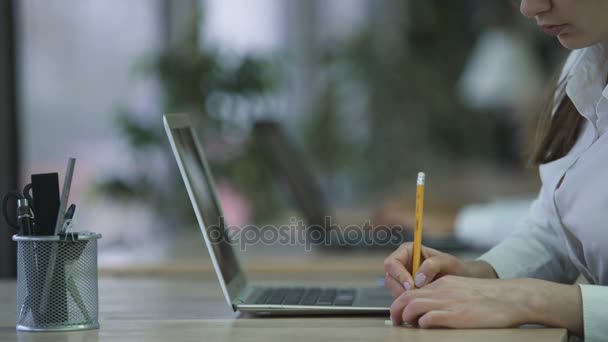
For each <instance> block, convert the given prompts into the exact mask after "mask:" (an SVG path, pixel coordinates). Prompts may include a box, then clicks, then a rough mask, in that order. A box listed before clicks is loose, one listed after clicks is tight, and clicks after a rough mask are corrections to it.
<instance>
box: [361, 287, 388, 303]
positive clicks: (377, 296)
mask: <svg viewBox="0 0 608 342" xmlns="http://www.w3.org/2000/svg"><path fill="white" fill-rule="evenodd" d="M360 291H361V292H359V293H360V295H359V296H358V298H357V299H356V300H355V302H354V303H353V306H359V307H380V308H390V307H391V304H392V303H393V298H392V297H391V292H390V291H389V290H388V289H387V288H385V287H369V288H363V289H361V290H360Z"/></svg>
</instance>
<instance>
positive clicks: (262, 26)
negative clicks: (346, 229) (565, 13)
mask: <svg viewBox="0 0 608 342" xmlns="http://www.w3.org/2000/svg"><path fill="white" fill-rule="evenodd" d="M9 2H10V3H12V4H13V7H14V8H13V10H14V12H12V13H15V15H14V17H13V18H12V19H13V20H12V21H11V23H12V24H10V25H12V27H10V29H13V30H14V33H15V35H14V37H15V39H14V46H13V47H14V49H15V50H13V51H10V50H8V51H7V50H5V51H4V52H0V54H4V55H7V54H10V53H13V52H14V62H15V63H14V68H13V69H14V70H12V71H14V75H15V79H14V82H13V83H12V84H14V85H15V86H16V88H15V89H14V90H16V92H15V94H16V106H15V111H16V112H17V116H16V117H17V122H18V134H17V136H18V141H17V143H18V148H19V150H18V151H19V154H18V155H19V165H18V169H19V177H18V181H19V184H21V186H22V185H23V184H25V183H27V182H29V175H30V174H32V173H43V172H60V177H61V178H62V177H63V176H62V175H63V172H64V171H63V170H64V168H65V163H66V161H67V158H68V157H70V156H74V157H76V158H77V159H78V162H77V165H76V175H75V178H74V183H73V188H72V192H71V196H72V199H73V201H74V202H76V203H78V210H77V212H76V215H75V226H76V227H77V228H78V229H82V230H91V231H96V232H100V233H102V234H103V235H104V238H103V240H102V248H101V259H100V262H101V265H102V266H104V265H109V266H112V265H124V264H129V263H134V262H142V261H145V262H149V263H155V262H159V263H161V262H164V261H166V260H168V259H171V258H175V257H182V254H183V253H187V251H186V252H185V251H184V250H188V249H189V248H183V246H184V245H183V243H184V241H195V242H194V243H192V246H194V247H193V248H195V249H199V250H202V252H201V253H202V255H204V254H205V253H206V252H204V247H203V244H202V243H200V240H198V239H199V238H200V235H198V234H199V233H198V228H197V227H196V225H195V221H194V215H193V213H192V210H191V207H190V204H189V202H188V199H187V196H186V193H185V191H184V189H183V183H182V181H181V179H180V178H179V173H178V170H177V167H176V163H175V161H174V158H173V156H172V154H171V152H170V148H169V145H168V142H167V139H166V137H165V135H164V131H163V129H162V122H161V117H162V114H163V113H166V112H175V111H190V112H193V113H195V117H196V119H197V122H198V124H199V127H201V131H200V135H201V139H202V141H203V144H204V147H205V150H206V153H207V156H208V158H209V159H210V163H211V165H212V169H213V170H214V172H215V177H216V181H217V183H218V191H219V193H220V199H221V201H222V204H223V206H224V211H225V214H226V216H227V219H228V221H229V223H231V224H234V225H246V224H253V223H255V224H259V225H264V224H281V223H285V222H288V221H289V218H290V217H292V216H296V217H298V216H301V215H302V213H301V212H299V210H298V205H297V201H295V200H294V199H293V194H290V193H289V191H288V189H286V187H285V184H284V182H283V181H282V180H281V177H280V175H277V172H276V170H273V167H272V163H271V162H269V160H268V159H269V158H268V154H269V151H268V148H267V146H264V145H263V144H261V143H260V141H259V139H258V138H256V137H257V136H256V128H255V127H256V125H255V123H256V122H260V121H264V122H268V121H272V122H276V123H278V124H279V125H280V127H281V129H282V130H283V132H284V133H285V135H286V136H287V137H288V139H289V140H290V141H291V142H292V143H293V146H294V147H295V148H296V150H297V151H298V152H299V156H298V158H301V160H304V161H305V163H306V165H308V167H309V168H310V170H311V173H312V174H313V175H314V178H315V179H316V180H317V181H318V183H319V184H320V188H321V190H322V193H323V196H324V198H325V199H326V200H327V205H328V207H330V211H331V212H332V213H334V214H335V215H336V216H339V220H340V221H341V222H349V223H355V224H357V223H359V224H361V223H362V222H363V221H364V220H372V221H374V222H378V223H387V224H394V223H405V224H409V223H410V222H411V217H412V213H413V206H414V192H415V178H416V173H417V172H418V171H421V170H422V171H425V172H426V173H427V179H428V180H427V182H428V183H427V194H426V200H427V202H426V205H425V210H426V213H425V214H426V215H427V216H426V218H425V229H426V230H427V232H428V233H429V234H434V233H436V234H438V235H453V234H455V233H454V230H455V227H456V226H457V225H458V224H462V223H463V222H470V224H471V225H475V227H473V228H471V229H472V230H471V231H473V232H474V233H475V232H480V234H482V233H483V229H484V227H486V226H487V231H488V232H494V231H498V232H499V233H498V234H494V233H491V234H490V235H491V236H492V237H496V236H501V234H505V233H506V232H508V230H509V227H510V226H513V225H514V224H515V222H516V221H517V219H518V218H519V217H520V216H521V215H522V213H525V204H526V203H527V202H526V201H527V200H529V199H530V198H532V197H533V196H534V194H535V192H536V191H537V190H538V188H539V183H538V179H537V173H536V170H535V169H534V168H532V169H530V168H526V167H525V164H526V154H525V152H526V146H528V145H529V142H530V140H531V137H532V135H533V129H534V123H535V122H536V119H537V118H538V115H540V109H539V108H540V100H541V99H542V98H543V97H544V96H545V93H546V92H545V88H546V85H548V82H549V80H550V78H551V75H552V74H553V71H554V70H555V69H556V68H557V67H558V65H559V63H560V61H561V60H562V59H563V57H564V56H565V55H564V54H565V51H563V50H562V49H561V48H560V47H559V46H558V44H557V43H556V42H554V41H553V40H551V39H549V38H547V37H544V36H542V35H541V33H539V32H538V30H537V29H536V28H535V27H534V25H533V23H531V22H529V21H527V20H525V19H523V18H520V14H519V11H518V9H517V8H515V7H514V6H513V5H512V3H511V2H509V1H483V0H461V1H449V0H432V1H431V0H429V1H409V0H380V1H378V0H310V1H295V0H293V1H292V0H253V1H252V0H182V1H169V0H130V1H120V0H104V1H96V0H60V1H51V2H48V1H33V0H22V1H9ZM7 3H8V2H7ZM0 15H1V16H2V19H5V17H6V16H7V15H8V14H7V13H6V12H5V13H4V14H0ZM0 21H2V20H0ZM5 23H8V22H6V21H5ZM3 39H4V36H3ZM7 65H8V64H7ZM7 84H8V83H7ZM2 115H7V114H6V113H4V114H2ZM4 158H6V157H4ZM2 190H3V191H4V190H5V189H2ZM496 203H498V204H496ZM492 205H494V206H492ZM522 208H523V209H522ZM482 209H484V210H486V211H484V210H482ZM488 210H489V211H488ZM492 210H495V211H492ZM487 212H490V213H491V214H489V215H490V216H489V218H488V216H487ZM494 214H496V215H494ZM463 215H465V216H463ZM466 215H469V216H466ZM484 215H485V216H484ZM496 217H499V218H500V219H499V220H497V219H496ZM492 218H494V219H492ZM505 218H507V219H505ZM463 220H464V221H463ZM497 221H500V222H497ZM459 222H460V223H459ZM500 224H502V226H501V225H500ZM3 225H4V224H3ZM493 225H494V226H493ZM469 233H470V232H469ZM484 243H486V244H491V243H494V241H493V240H492V239H491V238H490V239H489V241H485V242H484ZM482 245H483V243H482ZM176 246H177V247H176ZM267 248H272V247H267ZM190 249H191V248H190ZM197 253H198V252H197ZM386 253H388V250H387V251H386Z"/></svg>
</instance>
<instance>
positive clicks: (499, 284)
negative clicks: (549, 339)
mask: <svg viewBox="0 0 608 342" xmlns="http://www.w3.org/2000/svg"><path fill="white" fill-rule="evenodd" d="M582 316H583V315H582V301H581V295H580V289H579V287H578V286H576V285H563V284H557V283H552V282H548V281H544V280H539V279H511V280H500V279H476V278H464V277H456V276H445V277H442V278H440V279H438V280H436V281H434V282H432V283H430V284H428V285H426V286H424V287H423V288H421V289H416V290H413V291H406V292H404V293H403V294H401V296H399V298H397V299H396V300H395V301H394V302H393V305H392V306H391V319H392V321H393V324H395V325H399V324H401V323H402V322H407V323H410V324H412V325H414V326H419V327H421V328H509V327H517V326H520V325H522V324H526V323H536V324H543V325H546V326H551V327H563V328H567V329H568V330H570V331H571V332H573V333H575V334H577V335H579V336H580V335H582V333H583V321H582Z"/></svg>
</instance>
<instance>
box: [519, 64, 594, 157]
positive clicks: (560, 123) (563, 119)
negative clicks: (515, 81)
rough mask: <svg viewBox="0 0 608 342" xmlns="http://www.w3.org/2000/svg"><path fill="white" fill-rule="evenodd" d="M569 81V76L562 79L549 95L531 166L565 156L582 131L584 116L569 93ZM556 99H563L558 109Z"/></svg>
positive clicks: (539, 121)
mask: <svg viewBox="0 0 608 342" xmlns="http://www.w3.org/2000/svg"><path fill="white" fill-rule="evenodd" d="M557 76H559V74H556V77H555V78H554V79H557V78H558V77H557ZM566 80H567V77H564V78H563V79H562V80H560V82H559V83H558V84H557V86H556V87H555V88H554V89H553V91H551V92H550V94H549V96H548V97H547V100H546V102H545V105H544V109H543V113H542V114H541V116H540V118H539V120H538V125H537V129H536V134H535V137H534V142H533V146H532V152H531V155H530V159H529V164H530V165H539V164H545V163H548V162H552V161H554V160H557V159H560V158H562V157H564V156H565V155H566V154H568V152H570V150H571V149H572V147H573V146H574V144H575V143H576V140H577V139H578V137H579V135H580V133H581V128H582V125H583V116H582V115H581V114H580V113H579V112H578V110H577V109H576V107H575V106H574V103H572V100H571V99H570V98H569V97H568V95H567V94H566ZM556 89H557V90H556ZM555 99H558V100H559V101H560V102H559V105H558V106H557V108H556V107H555V104H556V102H555Z"/></svg>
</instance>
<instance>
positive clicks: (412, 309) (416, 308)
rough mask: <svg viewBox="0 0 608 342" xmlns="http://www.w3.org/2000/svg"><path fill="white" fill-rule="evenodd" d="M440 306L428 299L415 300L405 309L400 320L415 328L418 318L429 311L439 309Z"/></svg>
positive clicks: (438, 303)
mask: <svg viewBox="0 0 608 342" xmlns="http://www.w3.org/2000/svg"><path fill="white" fill-rule="evenodd" d="M441 305H442V304H441V303H440V302H438V301H436V300H433V299H430V298H416V299H414V300H412V301H410V302H409V304H408V305H407V306H406V307H405V309H404V310H403V313H402V314H401V318H402V319H403V321H404V322H407V323H409V324H411V325H414V326H417V325H419V323H418V318H419V317H421V316H423V315H424V314H426V313H427V312H429V311H431V310H436V309H441Z"/></svg>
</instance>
